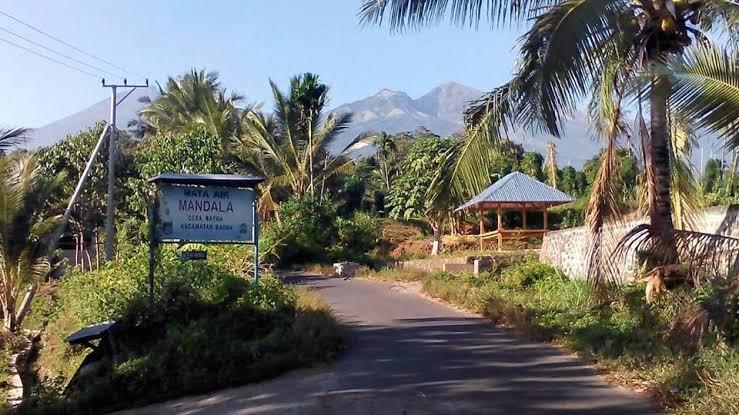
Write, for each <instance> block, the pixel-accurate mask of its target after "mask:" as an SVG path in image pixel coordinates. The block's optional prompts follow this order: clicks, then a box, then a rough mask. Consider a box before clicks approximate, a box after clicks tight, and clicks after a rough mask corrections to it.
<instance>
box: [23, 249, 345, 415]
mask: <svg viewBox="0 0 739 415" xmlns="http://www.w3.org/2000/svg"><path fill="white" fill-rule="evenodd" d="M211 249H212V250H213V251H216V252H214V254H215V255H213V256H214V257H215V258H219V257H221V255H219V253H218V252H217V251H218V250H219V249H220V248H211ZM139 251H140V252H138V253H137V254H136V255H134V256H132V257H130V258H126V259H123V260H121V261H118V262H115V263H112V264H110V265H108V266H106V267H104V268H101V269H100V270H97V271H92V272H80V271H74V270H71V271H70V272H69V274H68V275H66V276H65V277H64V278H63V279H62V280H61V281H60V282H59V283H58V284H57V285H56V287H55V290H54V291H53V292H52V293H51V294H50V295H47V296H39V297H37V299H36V300H35V304H34V308H33V309H34V311H33V315H32V319H31V320H29V326H31V327H33V328H43V330H44V334H43V344H44V347H43V349H42V350H41V352H40V355H39V357H38V359H37V361H36V366H37V368H38V371H37V373H38V376H39V378H40V379H39V380H40V383H39V384H38V385H37V387H36V391H35V394H34V396H35V398H34V400H33V401H32V402H30V403H28V404H27V405H26V406H25V407H24V411H27V412H30V413H37V412H42V413H60V412H64V413H99V411H101V410H102V409H110V408H116V407H125V406H130V405H132V404H142V403H146V402H151V401H156V400H162V399H166V398H171V397H174V396H181V395H185V394H191V393H197V392H203V391H206V390H211V389H217V388H222V387H226V386H231V385H238V384H242V383H245V382H251V381H255V380H261V379H265V378H269V377H272V376H275V375H277V374H279V373H281V372H283V371H285V370H288V369H291V368H294V367H298V366H302V365H306V364H308V365H310V364H315V363H318V362H323V361H326V360H328V359H330V358H331V357H333V355H334V354H335V353H336V352H337V351H338V350H339V347H340V345H341V335H340V331H339V329H338V326H337V324H336V322H335V321H334V319H333V317H332V315H331V312H330V310H329V309H328V307H327V306H326V305H325V303H322V302H320V301H318V300H317V299H316V298H315V296H314V295H313V294H311V293H306V292H297V291H295V290H293V289H292V288H289V287H287V286H285V285H283V284H282V283H281V282H280V281H279V280H278V279H276V278H274V277H270V276H266V277H265V278H263V279H262V281H261V282H260V286H259V287H258V288H256V287H255V286H254V285H253V284H251V283H250V282H249V281H248V280H246V279H245V278H243V276H241V275H240V273H236V272H234V271H231V270H229V269H228V268H227V267H226V266H225V265H221V264H219V263H217V261H213V260H212V261H210V263H203V262H185V261H182V260H180V259H179V257H178V252H177V251H176V250H174V249H165V250H163V252H162V253H161V256H160V258H159V266H158V268H157V276H156V289H155V294H154V301H151V300H150V298H149V297H148V294H147V291H148V285H147V281H146V278H145V276H146V270H147V266H148V254H147V252H146V251H145V250H143V249H142V250H139ZM229 253H230V254H233V252H229ZM229 253H227V254H229ZM228 256H230V255H226V257H228ZM112 319H115V320H117V321H118V322H119V325H120V326H119V329H118V332H117V333H116V338H117V339H118V341H119V344H118V347H119V350H118V355H117V356H116V359H117V361H116V362H115V363H114V362H109V361H104V362H103V365H105V366H106V367H108V368H109V369H108V370H104V371H100V372H99V373H98V374H95V375H90V376H88V377H87V378H86V379H84V380H79V381H77V382H75V383H73V384H71V385H70V387H69V392H68V396H67V399H65V400H61V399H60V398H61V388H62V387H63V386H64V385H66V384H67V383H68V382H69V380H70V379H71V378H72V376H73V375H74V373H75V371H76V370H77V368H78V366H79V363H80V362H81V361H82V359H83V358H84V357H85V356H86V355H87V350H86V349H84V348H82V347H70V346H69V345H67V344H66V343H65V342H64V340H63V339H64V338H65V337H66V336H68V335H69V334H70V333H71V332H73V331H74V330H76V329H77V328H79V327H83V326H86V325H89V324H92V323H98V322H101V321H106V320H112ZM22 412H23V411H22Z"/></svg>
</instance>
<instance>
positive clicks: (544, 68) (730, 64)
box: [360, 0, 739, 286]
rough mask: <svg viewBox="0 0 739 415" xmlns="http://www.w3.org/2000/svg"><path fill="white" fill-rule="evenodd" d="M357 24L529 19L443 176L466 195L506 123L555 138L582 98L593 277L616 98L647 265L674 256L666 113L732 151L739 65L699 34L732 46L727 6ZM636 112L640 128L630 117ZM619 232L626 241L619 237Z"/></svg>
mask: <svg viewBox="0 0 739 415" xmlns="http://www.w3.org/2000/svg"><path fill="white" fill-rule="evenodd" d="M360 15H361V18H362V19H363V21H364V22H369V23H377V24H382V23H383V21H384V20H385V18H386V17H387V19H388V20H389V22H390V25H391V26H392V27H393V28H394V29H399V30H404V29H408V28H415V27H418V26H422V25H427V24H430V23H434V22H437V21H438V20H439V19H440V18H441V17H443V16H445V15H449V16H450V18H451V20H452V22H454V23H457V24H461V25H477V24H478V23H479V21H480V20H482V19H487V20H489V22H490V24H491V25H492V26H494V27H495V26H502V25H509V24H511V23H513V24H516V23H524V22H528V21H531V22H532V23H531V27H530V29H529V30H528V31H527V32H526V34H525V35H524V36H523V37H522V39H521V44H520V60H519V64H518V68H517V71H516V73H515V75H514V77H513V79H511V80H510V81H509V82H508V83H506V84H504V85H502V86H500V87H498V88H496V89H494V90H493V91H492V92H490V93H488V94H487V95H486V96H485V97H483V99H481V100H480V101H479V102H477V103H475V104H474V105H473V106H472V107H470V108H469V109H468V110H467V112H466V121H467V123H468V127H469V128H468V132H467V136H466V138H465V140H464V147H463V148H462V149H461V150H460V151H459V157H458V160H457V162H456V166H455V171H454V172H453V174H454V175H455V176H459V179H458V180H457V181H456V182H457V183H458V186H464V187H466V188H467V192H468V193H474V192H475V191H479V190H481V189H482V188H483V187H484V186H485V185H487V179H488V177H489V176H490V175H489V172H488V171H487V169H488V163H487V160H489V158H490V157H491V155H492V154H494V151H495V144H496V143H497V142H499V140H500V139H501V138H502V137H504V136H505V135H506V134H507V132H508V131H510V129H511V128H513V127H514V126H524V127H526V128H529V129H531V130H535V131H545V132H548V133H550V134H552V135H554V136H555V137H560V135H561V131H562V126H563V124H564V122H565V121H566V119H567V117H568V116H569V115H570V114H571V113H572V112H573V111H575V110H576V108H577V105H578V104H579V103H580V102H581V101H582V100H583V99H587V98H588V96H590V102H591V105H590V107H591V114H593V115H594V117H593V118H594V122H595V124H596V126H597V127H598V130H599V132H600V134H601V135H602V136H603V137H604V139H605V142H606V157H605V160H604V162H603V163H602V164H601V170H600V172H599V175H598V180H597V181H596V183H595V185H594V191H593V192H592V196H591V201H590V205H589V214H588V225H589V227H590V229H591V233H592V234H593V235H595V236H594V247H595V248H594V249H593V256H592V258H593V261H591V267H590V268H591V270H596V271H593V272H591V275H590V278H591V281H593V282H594V284H595V285H596V286H599V285H601V283H603V282H604V281H603V277H604V274H603V273H602V272H600V270H601V269H602V267H601V266H600V265H601V264H600V259H599V258H601V257H602V256H601V251H600V247H599V246H600V245H602V242H601V236H600V235H601V229H602V227H603V223H604V220H605V218H606V217H607V216H608V215H609V214H617V210H616V203H615V201H614V198H613V196H612V188H613V186H612V182H613V180H612V177H613V174H614V172H615V171H616V166H615V163H616V161H615V160H616V155H617V150H618V140H619V139H621V138H623V137H625V136H627V135H628V127H627V122H626V120H625V114H624V113H625V103H628V102H635V106H636V107H637V111H636V118H637V124H638V133H639V136H640V137H641V141H642V152H643V154H644V160H645V171H646V174H645V177H646V181H645V183H646V186H647V189H648V191H647V194H648V197H647V198H646V202H647V204H648V209H647V211H648V217H649V220H650V225H649V228H648V235H649V237H648V239H649V240H650V244H651V245H650V247H651V249H652V250H653V251H654V252H659V254H658V255H657V256H656V258H657V259H658V261H657V262H658V265H659V264H671V263H675V262H676V261H678V260H679V255H678V249H677V243H676V240H675V228H674V225H673V215H672V213H673V208H672V205H671V196H670V195H671V171H673V169H671V164H672V163H674V160H671V155H670V154H671V152H670V142H671V140H672V139H673V137H672V136H671V134H670V130H671V126H670V122H669V121H670V119H671V118H672V117H671V116H674V117H677V118H680V119H685V120H690V121H691V124H692V126H693V127H695V128H700V129H702V130H703V131H706V132H708V133H714V134H715V135H717V136H718V138H719V139H727V140H728V142H729V143H730V144H731V145H732V146H738V145H739V126H737V125H736V124H735V123H734V124H732V123H733V122H734V120H736V119H737V118H738V117H739V65H738V64H737V60H738V55H737V52H736V49H735V48H732V47H726V48H725V50H724V49H722V47H721V46H719V45H717V44H714V43H713V42H712V41H710V40H709V36H713V35H714V34H717V35H716V36H715V37H716V38H723V39H727V42H728V43H729V44H730V45H731V46H736V45H737V39H739V3H736V2H735V1H733V0H705V1H700V2H699V1H691V0H636V1H627V0H553V1H538V0H531V1H526V0H525V1H523V2H521V1H505V0H488V1H478V0H458V1H453V2H449V1H446V0H382V1H376V0H366V1H365V2H364V4H363V5H362V8H361V11H360ZM644 105H647V106H648V110H649V124H648V125H647V122H646V120H645V118H644V117H643V115H642V107H643V106H644ZM627 236H630V235H627Z"/></svg>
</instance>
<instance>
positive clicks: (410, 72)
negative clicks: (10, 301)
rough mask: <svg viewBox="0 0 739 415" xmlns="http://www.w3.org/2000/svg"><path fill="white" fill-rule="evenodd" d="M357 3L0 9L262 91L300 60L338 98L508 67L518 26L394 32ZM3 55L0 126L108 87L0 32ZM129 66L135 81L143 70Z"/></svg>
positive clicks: (47, 113) (8, 0)
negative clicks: (363, 17)
mask: <svg viewBox="0 0 739 415" xmlns="http://www.w3.org/2000/svg"><path fill="white" fill-rule="evenodd" d="M360 4H361V0H323V1H305V0H272V1H268V2H265V1H257V0H241V1H238V0H219V1H190V0H179V1H174V0H167V1H164V0H153V1H152V0H149V1H140V0H127V1H116V2H113V1H109V0H95V1H93V0H74V1H58V0H53V1H52V0H5V1H3V2H2V3H0V11H3V12H5V13H8V14H10V15H13V16H15V17H17V18H19V19H21V20H23V21H26V22H28V23H30V24H32V25H34V26H36V27H38V28H41V29H42V30H44V31H46V32H48V33H50V34H52V35H55V36H57V37H59V38H60V39H62V40H64V41H66V42H68V43H70V44H72V45H75V46H78V47H79V48H81V49H83V50H85V51H87V52H90V53H92V54H94V55H96V56H98V57H101V58H103V59H105V60H108V61H111V62H113V63H116V64H118V65H119V66H121V67H123V68H125V69H127V70H128V71H131V72H133V73H136V74H141V75H144V76H147V77H149V79H150V80H152V81H154V80H159V81H162V80H165V79H166V77H167V75H176V74H180V73H183V72H185V71H187V70H188V69H189V68H191V67H205V68H207V69H209V70H217V71H219V72H220V74H221V76H222V80H223V84H224V86H226V87H227V88H228V89H235V90H236V91H238V92H240V93H241V94H243V95H246V96H247V98H248V99H249V100H250V101H267V102H269V96H270V92H269V89H268V84H267V80H268V78H272V79H273V80H275V81H276V82H277V83H278V84H280V85H285V84H286V83H287V81H288V79H289V77H290V76H291V75H294V74H296V73H300V72H305V71H311V72H316V73H318V74H320V76H321V78H322V79H323V80H324V82H327V83H328V84H330V85H331V87H332V104H333V105H338V104H343V103H346V102H350V101H354V100H356V99H360V98H363V97H366V96H368V95H371V94H373V93H375V92H376V91H377V90H379V89H381V88H390V89H397V90H404V91H406V92H408V93H409V94H410V95H411V96H413V97H417V96H419V95H421V94H423V93H424V92H426V91H427V90H429V89H431V88H432V87H434V86H436V85H437V84H439V83H441V82H444V81H449V80H453V81H457V82H460V83H463V84H467V85H469V86H472V87H475V88H478V89H481V90H489V89H491V88H492V87H494V86H496V85H497V84H500V83H502V82H504V81H505V80H506V79H507V78H508V77H509V76H510V74H511V72H512V68H513V65H514V55H515V54H514V46H515V42H516V39H517V37H518V34H516V33H515V31H513V30H507V31H506V30H504V31H490V30H488V29H487V27H485V28H481V29H479V30H472V29H460V28H456V27H451V26H449V25H448V24H441V25H439V26H438V27H432V28H427V29H425V30H422V31H417V32H413V33H405V34H393V33H390V32H389V30H388V29H387V27H382V28H378V27H361V26H360V25H359V20H358V18H357V16H356V13H357V10H358V9H359V6H360ZM483 26H484V25H483ZM0 28H1V29H0V39H5V40H9V41H12V42H14V43H19V44H23V45H24V46H27V47H29V48H32V49H34V50H37V51H39V52H41V53H43V54H46V55H49V56H52V57H54V58H57V59H60V58H59V57H58V56H56V55H53V54H52V53H51V52H48V51H45V50H43V49H40V48H38V47H36V46H33V45H29V44H28V43H26V42H24V41H22V40H20V39H18V38H15V37H13V36H12V35H10V34H8V33H7V32H3V31H2V29H6V30H10V31H13V32H15V33H17V34H20V35H22V36H24V37H28V38H32V39H33V40H34V41H37V42H39V43H43V44H44V45H46V46H47V47H50V48H52V49H55V50H57V51H59V52H62V53H65V54H68V55H70V56H72V57H75V58H77V59H79V60H83V61H86V62H89V63H90V64H92V65H94V66H102V65H104V64H101V63H100V62H96V61H94V60H92V59H90V58H88V57H86V56H84V55H81V54H79V53H76V52H75V51H74V50H70V49H69V48H66V47H64V46H63V45H60V44H58V43H56V42H53V41H52V40H50V39H48V38H45V37H43V36H42V35H40V34H38V33H35V32H33V31H32V30H30V29H28V28H27V27H24V26H23V25H21V24H19V23H17V22H14V21H13V20H11V19H9V18H7V17H5V16H3V15H1V14H0ZM0 56H1V57H2V59H0V62H2V63H1V64H0V71H2V72H1V73H2V76H0V126H6V127H7V126H27V127H38V126H41V125H44V124H46V123H49V122H52V121H55V120H57V119H59V118H61V117H64V116H66V115H68V114H71V113H74V112H76V111H78V110H80V109H82V108H85V107H87V106H89V105H91V104H93V103H95V102H97V101H100V100H102V99H104V98H105V97H107V96H108V93H109V92H108V90H107V89H103V88H102V87H101V86H100V79H99V77H92V76H89V75H84V74H81V73H79V72H76V71H73V70H70V69H67V68H65V67H63V66H60V65H57V64H55V63H51V62H48V61H46V60H44V59H42V58H40V57H37V56H34V55H32V54H30V53H28V52H26V51H22V50H19V49H17V48H15V47H13V46H10V45H8V44H7V43H4V42H2V41H0ZM71 64H72V65H74V66H80V65H79V64H77V63H71ZM106 68H107V67H106ZM109 69H110V71H111V72H120V71H118V70H116V69H115V68H109ZM86 70H88V71H91V72H94V70H92V69H90V68H86ZM125 75H127V76H128V77H129V81H131V82H134V81H137V80H140V78H137V77H136V76H135V75H131V74H130V73H127V74H125ZM106 78H108V79H110V78H112V77H111V76H110V75H106Z"/></svg>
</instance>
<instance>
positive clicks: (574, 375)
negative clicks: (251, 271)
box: [125, 278, 660, 415]
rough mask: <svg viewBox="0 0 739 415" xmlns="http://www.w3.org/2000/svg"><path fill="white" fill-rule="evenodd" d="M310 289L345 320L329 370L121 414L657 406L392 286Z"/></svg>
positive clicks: (574, 362)
mask: <svg viewBox="0 0 739 415" xmlns="http://www.w3.org/2000/svg"><path fill="white" fill-rule="evenodd" d="M292 282H294V283H298V284H306V285H309V286H312V287H314V288H315V289H316V290H317V292H319V293H321V294H322V295H323V296H324V297H325V298H326V300H327V301H328V302H329V303H330V304H331V305H332V307H333V308H334V310H336V313H337V316H338V317H339V318H340V319H341V320H342V321H343V322H344V323H345V324H346V325H347V326H348V327H349V342H350V349H349V350H348V351H347V352H346V353H344V354H343V355H342V356H341V357H340V358H339V359H338V361H336V362H335V363H334V364H332V365H330V366H329V367H325V368H320V369H311V370H300V371H295V372H291V373H289V374H286V375H285V376H282V377H280V378H278V379H275V380H272V381H268V382H263V383H260V384H254V385H247V386H244V387H240V388H235V389H228V390H224V391H219V392H214V393H210V394H207V395H202V396H195V397H188V398H183V399H178V400H175V401H170V402H166V403H162V404H157V405H154V406H150V407H146V408H141V409H137V410H132V411H128V412H125V414H182V415H184V414H188V415H189V414H214V415H215V414H239V415H246V414H259V415H263V414H289V415H298V414H299V415H314V414H331V415H333V414H337V415H338V414H349V415H370V414H378V415H385V414H388V415H389V414H393V415H394V414H398V415H401V414H403V415H412V414H424V415H427V414H486V415H487V414H506V415H521V414H593V415H596V414H597V415H606V414H613V415H636V414H639V415H641V414H656V413H660V412H659V411H658V410H657V409H656V408H654V407H653V406H652V405H651V404H649V403H648V402H646V401H645V400H643V399H642V398H640V397H638V396H636V395H634V394H632V393H630V392H628V391H625V390H622V389H619V388H616V387H614V386H611V385H608V384H607V383H606V382H605V381H604V380H603V378H602V377H601V376H599V375H598V374H597V373H596V372H595V371H594V370H593V369H592V368H590V367H589V366H587V365H586V364H584V363H583V362H582V361H580V360H578V359H577V358H575V357H572V356H568V355H565V354H563V353H562V352H561V351H559V350H558V349H556V348H554V347H551V346H549V345H545V344H539V343H532V342H529V341H526V340H524V339H522V338H520V337H517V336H515V335H513V334H511V333H510V332H507V331H503V330H499V329H496V328H495V327H493V326H492V325H490V324H489V323H488V322H486V321H485V320H483V319H481V318H477V317H471V316H469V315H467V314H464V313H462V312H460V311H457V310H454V309H451V308H449V307H446V306H444V305H442V304H439V303H436V302H433V301H430V300H427V299H425V298H422V297H421V296H419V295H417V294H415V293H413V292H411V291H409V290H407V289H404V288H401V287H397V286H394V285H392V284H387V283H381V282H375V281H366V280H349V281H344V280H341V279H328V278H306V279H301V278H293V281H292Z"/></svg>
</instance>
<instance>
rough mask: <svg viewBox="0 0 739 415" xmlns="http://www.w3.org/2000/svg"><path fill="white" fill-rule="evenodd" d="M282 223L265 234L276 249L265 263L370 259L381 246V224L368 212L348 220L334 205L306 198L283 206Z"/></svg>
mask: <svg viewBox="0 0 739 415" xmlns="http://www.w3.org/2000/svg"><path fill="white" fill-rule="evenodd" d="M279 214H280V220H281V222H280V223H272V224H271V225H270V226H268V227H267V228H266V229H265V231H264V232H263V236H264V238H265V239H266V240H267V241H269V242H267V243H268V244H270V246H271V247H272V248H271V249H269V250H268V252H267V253H266V255H265V260H267V261H269V262H271V263H275V264H278V265H290V264H302V263H308V262H322V263H325V262H329V261H336V260H347V259H349V260H360V261H361V260H366V253H367V252H368V251H370V250H372V249H373V248H374V247H375V246H376V245H377V243H378V241H379V238H380V234H379V225H378V223H377V220H376V219H374V218H373V217H372V216H370V215H368V214H367V213H363V212H356V213H354V215H353V216H352V217H350V218H348V219H345V218H342V217H340V216H339V215H338V213H337V209H336V206H335V205H334V204H333V202H331V201H329V200H327V199H324V200H323V201H322V200H320V199H318V198H314V197H310V196H306V197H303V198H293V199H290V200H288V201H286V202H284V203H282V204H281V205H280V210H279Z"/></svg>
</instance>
